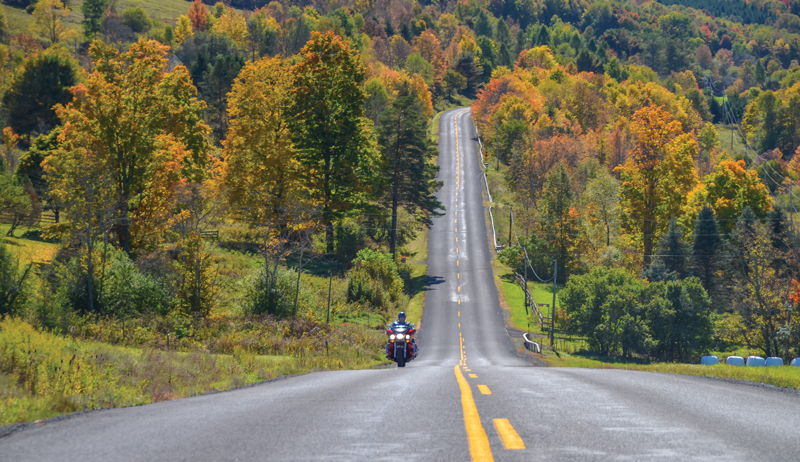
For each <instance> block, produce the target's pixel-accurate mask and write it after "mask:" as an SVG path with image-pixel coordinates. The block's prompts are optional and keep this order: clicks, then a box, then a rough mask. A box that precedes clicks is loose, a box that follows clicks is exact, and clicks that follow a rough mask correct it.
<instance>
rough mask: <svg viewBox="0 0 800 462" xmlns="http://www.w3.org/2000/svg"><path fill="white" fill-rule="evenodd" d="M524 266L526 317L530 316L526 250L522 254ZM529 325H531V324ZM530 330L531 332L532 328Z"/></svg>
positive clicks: (523, 280) (523, 292) (523, 291)
mask: <svg viewBox="0 0 800 462" xmlns="http://www.w3.org/2000/svg"><path fill="white" fill-rule="evenodd" d="M522 266H523V268H524V271H523V272H522V274H523V275H524V276H522V284H523V285H524V286H525V288H524V289H522V296H523V297H524V298H525V316H528V257H527V255H525V250H524V249H523V253H522ZM528 325H530V322H529V323H528ZM528 330H530V327H529V328H528Z"/></svg>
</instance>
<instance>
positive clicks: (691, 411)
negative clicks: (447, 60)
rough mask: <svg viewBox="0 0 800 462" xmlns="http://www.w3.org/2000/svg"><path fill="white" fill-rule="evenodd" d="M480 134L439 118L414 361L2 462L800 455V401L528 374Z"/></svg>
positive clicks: (11, 448)
mask: <svg viewBox="0 0 800 462" xmlns="http://www.w3.org/2000/svg"><path fill="white" fill-rule="evenodd" d="M474 138H475V129H474V126H473V125H472V122H471V120H470V117H469V112H468V111H467V110H464V109H461V110H454V111H450V112H447V113H446V114H444V115H443V116H442V117H441V124H440V140H439V147H440V158H439V164H440V166H441V171H440V175H439V177H440V179H441V180H443V181H444V187H443V188H442V189H441V191H440V192H439V198H440V200H441V201H442V203H443V204H445V206H446V207H447V212H446V214H445V215H444V216H442V217H440V218H437V219H436V220H435V221H434V226H433V228H432V229H431V232H430V234H429V236H430V238H429V259H428V277H429V292H428V294H427V298H426V303H425V313H424V316H423V321H422V323H421V326H420V327H421V330H420V339H419V343H420V347H421V351H420V357H419V359H417V360H416V361H413V362H411V363H409V364H408V366H407V367H406V368H403V369H399V368H391V369H378V370H364V371H338V372H322V373H314V374H307V375H304V376H299V377H292V378H287V379H282V380H276V381H273V382H269V383H265V384H262V385H257V386H253V387H249V388H243V389H239V390H235V391H231V392H226V393H218V394H214V395H206V396H197V397H193V398H186V399H181V400H175V401H168V402H161V403H157V404H151V405H147V406H140V407H134V408H125V409H110V410H104V411H98V412H91V413H86V414H79V415H76V416H74V417H70V418H68V419H64V420H60V421H55V422H48V423H45V424H44V425H41V426H30V427H27V428H25V429H23V430H20V431H17V432H14V433H11V434H10V435H8V436H6V437H3V438H0V460H2V461H50V460H52V461H115V460H124V461H154V460H159V461H160V460H164V461H183V460H185V461H193V462H194V461H222V460H225V461H228V460H231V461H232V460H242V461H245V460H280V461H284V460H287V461H288V460H391V461H397V460H402V461H408V460H423V461H431V460H458V461H466V460H492V459H496V460H520V461H521V460H581V461H584V460H586V461H594V460H725V461H729V460H770V461H779V460H797V459H799V458H800V398H799V397H798V395H797V394H796V393H793V392H787V391H783V390H779V389H775V388H771V387H757V386H750V385H743V384H740V383H731V382H726V381H721V380H714V379H707V378H702V377H687V376H673V375H667V374H655V373H646V372H635V371H619V370H588V369H587V370H583V369H561V368H542V367H532V366H531V364H530V363H528V362H527V361H526V360H524V359H521V358H520V357H518V356H517V354H516V353H515V347H514V345H513V344H512V342H511V340H510V339H509V337H508V334H507V333H506V330H505V328H504V326H503V317H502V312H501V309H500V307H499V304H498V301H497V292H496V288H495V286H494V283H493V282H492V275H491V267H490V265H489V261H490V259H491V257H492V251H491V250H490V248H489V245H488V239H487V237H488V235H487V230H486V226H485V221H484V215H483V214H484V209H483V198H482V189H481V185H482V183H481V181H482V179H481V177H480V167H479V165H478V153H477V146H476V144H475V141H474Z"/></svg>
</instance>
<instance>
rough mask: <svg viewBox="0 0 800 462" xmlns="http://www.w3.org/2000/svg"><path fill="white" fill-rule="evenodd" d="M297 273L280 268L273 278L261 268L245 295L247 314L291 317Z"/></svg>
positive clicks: (249, 282) (249, 284) (250, 281)
mask: <svg viewBox="0 0 800 462" xmlns="http://www.w3.org/2000/svg"><path fill="white" fill-rule="evenodd" d="M296 277H297V273H295V272H293V271H289V270H286V269H282V268H278V270H277V271H276V274H275V275H274V276H273V275H272V274H271V273H270V272H269V271H267V270H265V269H264V268H261V269H260V270H259V271H258V273H256V274H255V275H254V276H252V278H251V280H249V281H248V282H247V283H246V284H247V291H246V293H245V303H244V306H245V312H246V313H247V314H253V315H264V314H270V315H272V316H275V317H278V318H285V317H288V316H291V314H292V307H293V305H294V293H295V287H296V286H295V284H296V279H295V278H296Z"/></svg>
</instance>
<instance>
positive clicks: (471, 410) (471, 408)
mask: <svg viewBox="0 0 800 462" xmlns="http://www.w3.org/2000/svg"><path fill="white" fill-rule="evenodd" d="M464 112H466V111H462V112H459V113H458V114H456V117H455V131H456V206H455V213H456V215H458V188H459V187H460V177H461V157H460V154H459V149H458V116H459V115H461V114H463V113H464ZM454 223H455V224H458V219H456V220H455V221H454ZM455 232H456V233H458V227H456V228H455ZM458 257H459V252H458V236H456V267H458V266H460V265H459V260H458ZM456 279H457V281H458V283H457V284H458V293H459V296H458V304H459V305H461V274H460V273H458V272H457V273H456ZM458 316H459V318H460V317H461V311H459V312H458ZM458 327H459V330H460V329H461V323H458ZM458 342H459V349H460V351H461V361H460V362H459V364H458V365H457V366H455V369H454V371H455V375H456V381H457V382H458V387H459V389H460V390H461V406H462V407H463V409H464V426H465V427H466V430H467V439H468V440H469V452H470V456H471V457H472V460H473V461H494V456H492V448H491V445H490V444H489V437H488V436H487V435H486V430H484V428H483V424H482V423H481V417H480V414H479V413H478V406H476V405H475V399H474V398H473V396H472V388H471V387H470V385H469V382H468V381H467V379H466V378H465V377H464V374H463V373H462V372H461V367H463V368H464V370H465V371H467V372H471V371H470V370H469V369H468V368H467V356H466V352H465V350H464V337H463V335H462V333H461V332H459V333H458ZM469 377H470V378H473V379H476V378H478V376H477V374H469ZM478 390H480V392H481V394H483V395H491V394H492V392H491V390H489V387H488V386H486V385H478ZM493 422H494V426H495V429H496V430H497V433H498V434H499V435H500V439H502V441H503V446H504V447H505V448H506V449H525V443H524V442H523V441H522V438H520V436H519V434H517V432H516V430H514V427H513V426H512V425H511V423H510V422H509V421H508V419H493Z"/></svg>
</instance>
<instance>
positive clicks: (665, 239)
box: [655, 218, 687, 279]
mask: <svg viewBox="0 0 800 462" xmlns="http://www.w3.org/2000/svg"><path fill="white" fill-rule="evenodd" d="M655 259H658V260H661V261H663V262H664V266H665V267H666V268H667V270H669V271H673V272H675V275H676V276H677V277H678V278H680V279H683V278H685V277H686V266H687V265H686V260H687V251H686V245H685V244H684V243H683V233H682V232H681V230H680V228H679V227H678V225H677V223H676V222H675V218H672V219H671V220H669V228H668V229H667V234H665V235H664V236H662V237H661V241H660V242H659V243H658V255H655Z"/></svg>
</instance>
